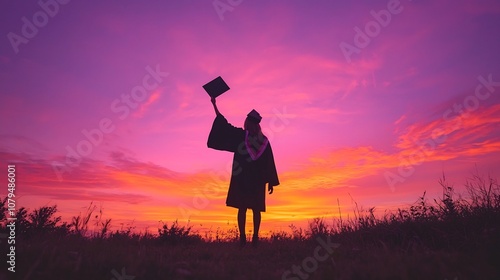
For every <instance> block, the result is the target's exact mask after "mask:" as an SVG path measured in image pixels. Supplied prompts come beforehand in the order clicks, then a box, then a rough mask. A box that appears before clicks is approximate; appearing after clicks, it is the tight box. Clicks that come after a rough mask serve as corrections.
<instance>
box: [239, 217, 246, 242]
mask: <svg viewBox="0 0 500 280" xmlns="http://www.w3.org/2000/svg"><path fill="white" fill-rule="evenodd" d="M246 217H247V209H246V208H240V209H238V229H239V230H240V244H241V245H245V243H246V241H247V238H246V235H245V222H246Z"/></svg>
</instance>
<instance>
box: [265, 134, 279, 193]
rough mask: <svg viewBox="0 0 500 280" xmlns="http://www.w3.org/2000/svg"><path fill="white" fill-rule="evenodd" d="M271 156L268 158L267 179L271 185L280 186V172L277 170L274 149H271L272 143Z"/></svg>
mask: <svg viewBox="0 0 500 280" xmlns="http://www.w3.org/2000/svg"><path fill="white" fill-rule="evenodd" d="M268 149H269V153H270V155H269V158H268V160H267V168H266V171H267V174H266V175H267V176H266V177H267V178H266V181H267V182H268V183H269V185H271V186H278V185H279V184H280V181H279V179H278V172H277V171H276V164H275V163H274V155H273V150H272V149H271V144H269V147H268Z"/></svg>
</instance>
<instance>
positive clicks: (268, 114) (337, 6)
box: [0, 0, 500, 233]
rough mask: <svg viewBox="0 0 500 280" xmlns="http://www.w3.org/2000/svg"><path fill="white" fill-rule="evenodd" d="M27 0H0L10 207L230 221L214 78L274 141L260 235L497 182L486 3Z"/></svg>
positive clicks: (234, 107)
mask: <svg viewBox="0 0 500 280" xmlns="http://www.w3.org/2000/svg"><path fill="white" fill-rule="evenodd" d="M66 2H67V3H66ZM40 3H42V4H39V3H38V2H37V1H21V2H20V1H3V2H2V3H1V4H0V10H1V11H2V12H1V13H2V16H1V18H0V34H2V39H1V40H0V85H1V86H0V118H1V126H0V143H1V144H0V162H1V164H2V167H0V170H1V173H0V175H1V176H2V177H3V178H6V176H7V164H15V165H16V170H17V171H16V175H17V180H18V182H17V188H16V195H17V196H16V198H17V203H18V205H19V207H20V206H25V207H27V208H29V209H30V210H33V209H35V208H37V207H40V206H50V205H54V204H57V206H58V209H59V210H60V213H59V214H60V215H62V217H63V220H65V221H69V220H70V219H71V217H72V216H75V215H78V214H79V213H80V212H83V211H84V210H85V208H86V207H88V206H89V204H90V203H91V202H94V203H95V204H96V205H98V206H102V208H103V211H104V216H105V217H106V218H112V219H113V222H112V224H113V225H114V226H115V228H119V227H120V224H121V223H123V224H131V225H133V226H136V229H137V230H144V229H145V228H146V227H149V230H150V231H152V232H155V231H156V227H157V226H158V221H160V220H162V221H166V222H168V223H171V222H172V221H174V220H175V219H178V220H179V222H180V223H181V224H185V223H186V222H187V221H188V220H190V223H191V224H192V225H194V226H195V228H196V229H198V230H200V232H201V233H203V232H204V231H205V230H207V229H209V228H210V227H212V229H213V230H215V229H216V228H217V227H221V228H228V227H230V228H232V227H234V225H235V224H236V211H237V210H236V209H234V208H229V207H226V206H225V198H226V193H227V187H228V185H229V176H230V173H229V166H230V164H231V160H232V154H231V153H228V152H222V151H216V150H212V149H208V148H207V145H206V141H207V137H208V133H209V131H210V127H211V125H212V122H213V119H214V117H215V114H214V112H213V109H212V107H211V104H210V98H209V97H208V95H207V94H206V92H204V90H203V88H202V85H203V84H205V83H207V82H208V81H210V80H212V79H213V78H215V77H217V76H219V75H220V76H222V77H223V78H224V80H225V81H226V82H227V83H228V85H229V86H230V87H231V89H230V90H229V91H228V92H227V93H224V94H223V95H221V96H220V97H219V98H218V99H217V102H218V106H219V109H220V110H221V112H222V114H224V116H225V117H226V118H227V119H228V120H229V122H231V123H232V124H233V125H235V126H240V127H241V126H242V125H243V122H244V119H245V117H246V114H247V113H248V112H249V111H250V110H252V109H256V110H257V111H259V112H260V114H261V115H262V116H263V120H262V123H261V125H262V127H263V129H264V133H265V134H266V135H267V136H268V138H269V139H270V141H271V143H272V147H273V151H274V156H275V160H276V165H277V169H278V174H279V178H280V181H281V184H280V186H278V187H276V188H275V191H274V194H272V195H268V196H267V197H266V201H267V212H266V213H264V214H263V223H262V229H263V232H266V231H269V230H287V229H288V225H290V224H292V223H293V224H296V225H301V226H304V225H305V222H307V220H311V219H312V218H314V217H328V219H329V217H332V216H338V213H339V212H338V208H339V207H338V205H337V200H338V201H339V203H340V208H341V211H342V214H343V215H344V214H345V216H347V214H348V213H351V214H350V215H352V210H353V208H354V207H355V204H354V201H355V202H357V204H358V205H359V206H362V207H363V208H369V207H373V206H375V207H376V209H378V210H379V211H380V213H383V211H384V209H394V207H402V206H405V205H408V204H410V203H413V202H414V201H416V200H417V198H418V197H419V196H421V195H422V194H423V193H424V191H427V195H428V197H429V200H431V199H433V198H438V197H439V196H440V195H441V186H440V185H439V184H438V179H439V178H440V177H441V176H442V174H443V173H444V174H445V175H446V178H447V180H448V181H449V182H450V183H451V184H453V185H454V186H455V187H457V191H459V192H460V193H463V194H465V191H464V190H463V184H464V183H465V181H466V180H467V178H470V177H471V176H472V174H473V173H474V172H476V170H477V172H479V173H480V174H482V175H484V176H488V175H491V176H492V177H493V178H498V177H499V175H500V168H499V166H500V165H499V163H500V160H499V159H500V125H499V124H500V53H499V50H500V32H499V30H500V3H499V2H498V1H495V0H480V1H466V0H443V1H430V0H413V1H409V0H401V1H395V0H389V1H387V0H383V1H382V0H380V1H378V0H377V1H368V0H365V1H326V0H325V1H298V0H293V1H290V0H287V1H284V0H280V1H254V0H253V1H250V0H220V1H211V0H204V1H195V0H190V1H130V0H125V1H123V0H122V1H117V0H114V1H67V0H65V1H62V0H60V1H59V2H56V1H55V0H42V1H41V2H40ZM43 3H47V4H46V5H44V4H43ZM6 188H7V187H6V184H5V186H4V189H3V190H0V196H1V197H4V196H5V194H6V191H7V190H6ZM247 222H248V223H249V225H251V216H250V213H249V216H248V220H247ZM247 227H248V228H251V226H247Z"/></svg>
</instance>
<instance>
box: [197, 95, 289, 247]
mask: <svg viewBox="0 0 500 280" xmlns="http://www.w3.org/2000/svg"><path fill="white" fill-rule="evenodd" d="M211 101H212V104H213V106H214V110H215V113H216V115H217V116H216V118H215V120H214V123H213V125H212V130H211V131H210V135H209V136H208V142H207V146H208V147H209V148H213V149H216V150H223V151H229V152H233V153H234V157H233V165H232V172H231V182H230V184H229V191H228V193H227V199H226V205H227V206H230V207H235V208H238V229H239V231H240V244H241V246H244V245H245V244H246V236H245V220H246V212H247V209H252V211H253V227H254V233H253V238H252V243H253V244H254V245H257V242H258V235H259V227H260V221H261V213H260V212H265V211H266V184H268V191H269V194H272V193H273V187H274V186H277V185H279V180H278V174H277V172H276V166H275V164H274V157H273V151H272V149H271V144H270V143H269V140H268V139H267V137H266V136H264V134H262V130H261V128H260V124H259V123H260V121H261V120H262V117H261V116H260V114H259V113H258V112H257V111H255V110H252V111H251V112H250V113H248V115H247V118H246V120H245V124H244V129H242V128H237V127H234V126H232V125H231V124H230V123H228V121H227V120H226V118H225V117H224V116H223V115H222V114H221V113H220V112H219V109H218V108H217V105H216V102H215V98H212V99H211Z"/></svg>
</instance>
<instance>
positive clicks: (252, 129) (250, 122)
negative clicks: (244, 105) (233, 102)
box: [244, 110, 262, 135]
mask: <svg viewBox="0 0 500 280" xmlns="http://www.w3.org/2000/svg"><path fill="white" fill-rule="evenodd" d="M261 120H262V117H261V116H260V114H259V113H258V112H257V111H255V110H252V111H251V112H250V113H248V115H247V118H246V119H245V124H244V128H245V130H247V131H248V132H249V133H250V134H251V135H257V134H259V133H261V132H262V130H261V128H260V121H261Z"/></svg>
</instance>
